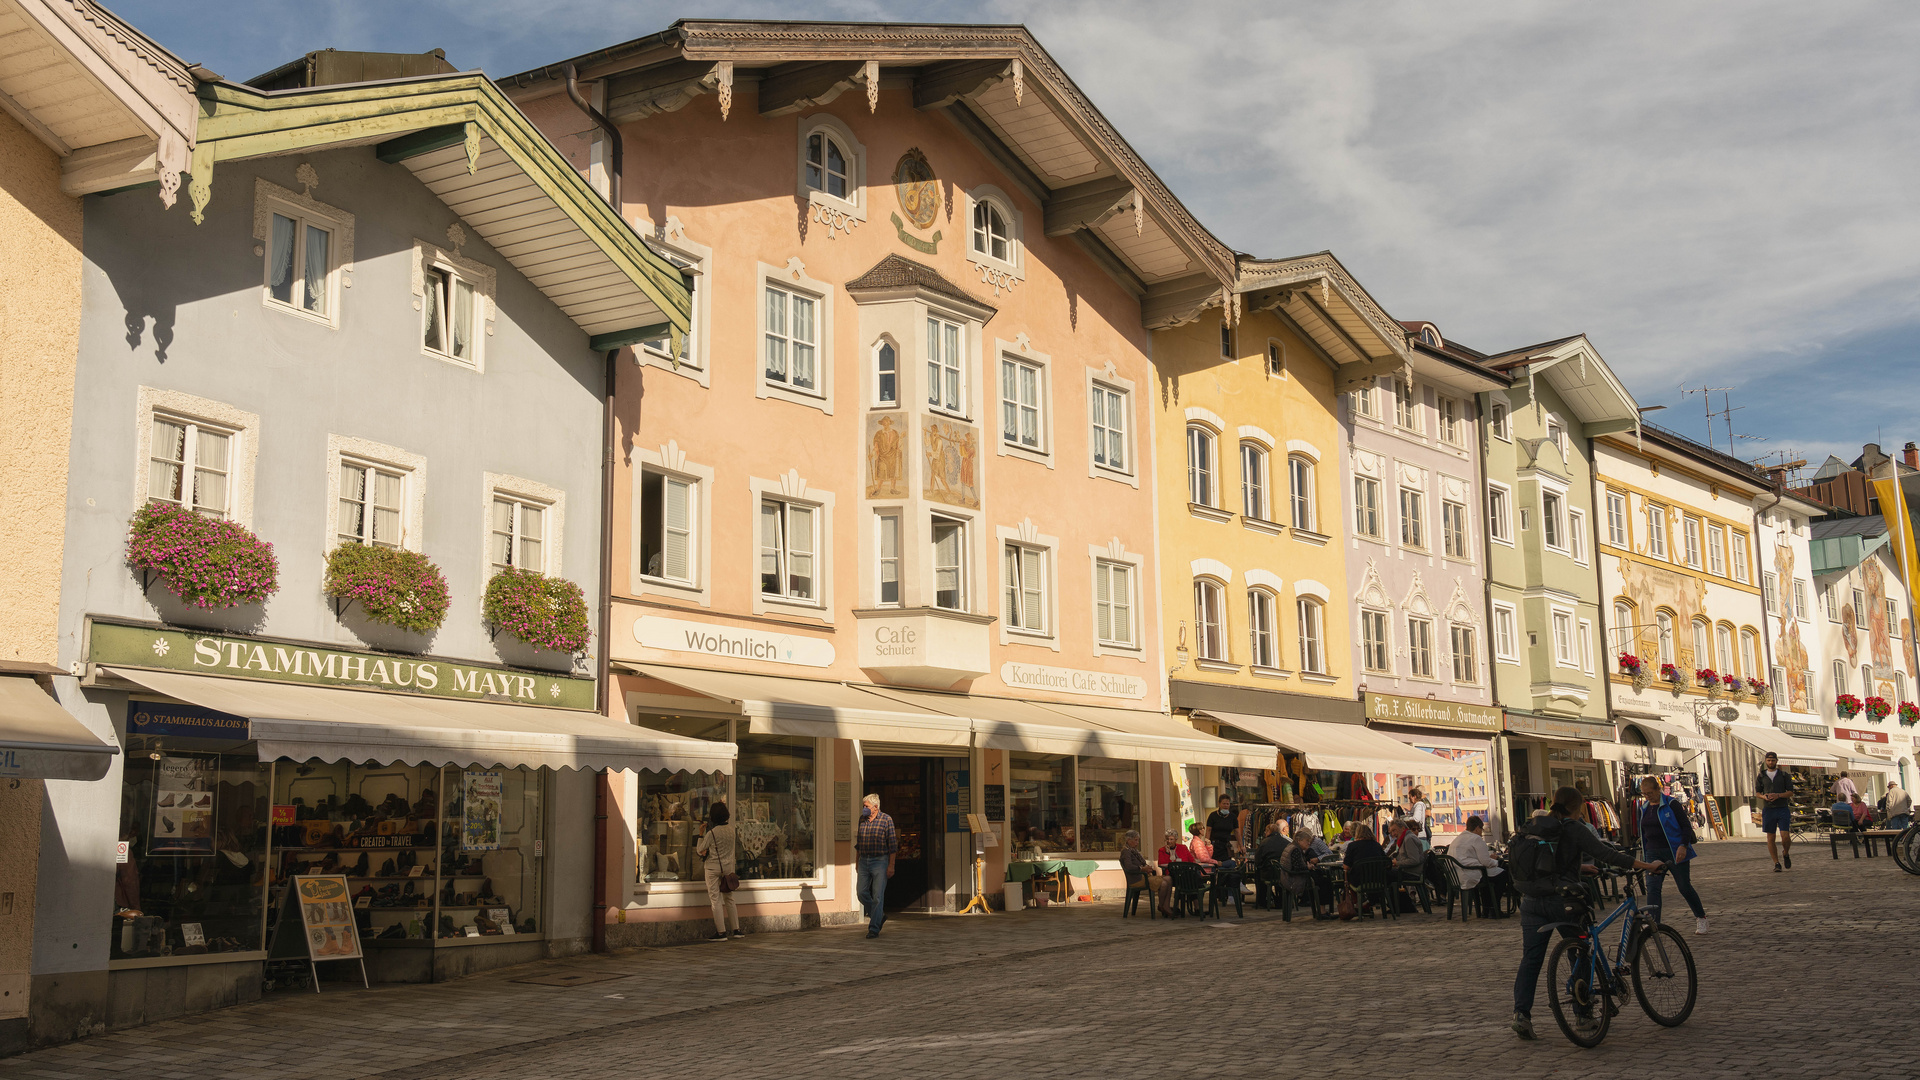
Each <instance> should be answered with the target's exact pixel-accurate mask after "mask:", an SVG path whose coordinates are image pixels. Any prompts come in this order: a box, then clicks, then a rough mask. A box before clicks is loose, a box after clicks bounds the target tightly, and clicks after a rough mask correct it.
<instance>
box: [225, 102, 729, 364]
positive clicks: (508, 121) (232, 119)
mask: <svg viewBox="0 0 1920 1080" xmlns="http://www.w3.org/2000/svg"><path fill="white" fill-rule="evenodd" d="M200 112H201V115H200V122H199V127H198V142H197V143H196V144H195V146H194V150H193V166H192V178H191V180H190V181H189V183H188V186H187V192H188V195H189V196H190V197H191V199H192V201H193V219H194V221H195V223H198V222H200V221H201V220H202V219H203V217H204V212H205V210H206V207H207V204H208V203H209V202H210V201H212V198H213V186H212V185H213V167H214V165H215V164H216V163H217V162H221V161H238V160H243V159H247V158H255V157H265V156H269V155H274V154H289V153H298V152H300V151H302V150H324V149H329V148H332V147H337V146H341V145H350V144H351V145H363V144H366V143H379V144H382V145H390V144H394V143H398V142H399V141H400V140H401V139H402V138H403V137H406V136H409V135H412V134H414V133H419V134H420V135H422V136H425V135H426V134H427V133H428V132H430V131H437V130H439V129H445V128H449V127H459V128H461V130H462V133H463V138H465V140H466V142H467V167H468V169H469V170H471V169H473V168H474V167H475V164H476V162H477V161H478V158H479V152H480V143H479V136H480V135H481V134H485V135H486V136H488V137H490V138H492V139H493V141H494V143H495V144H496V145H497V146H499V148H500V149H501V151H502V152H503V153H505V154H506V155H507V157H508V158H509V159H510V160H512V161H513V163H514V164H515V165H516V166H518V167H519V168H520V169H521V170H522V171H524V172H525V173H526V175H527V176H528V177H529V178H530V179H532V180H533V182H534V183H535V184H536V185H537V186H539V188H540V189H541V190H542V192H544V193H545V194H546V195H547V196H548V197H549V198H551V199H552V200H553V202H554V204H555V205H556V206H558V207H560V209H561V210H562V211H563V212H565V213H566V214H567V216H568V217H569V218H570V219H571V220H572V221H573V222H574V224H575V225H577V226H578V227H579V228H580V229H581V231H582V232H583V233H585V234H586V235H587V236H588V237H589V238H590V239H592V240H593V242H594V243H595V244H596V245H597V246H598V247H599V248H600V250H601V251H603V252H605V253H606V255H607V257H608V258H609V259H611V260H612V261H613V263H614V265H616V266H618V267H619V268H620V269H621V271H622V272H623V273H625V274H626V275H627V277H628V279H629V280H631V281H632V282H633V283H634V285H635V286H636V287H638V288H639V289H640V291H641V292H642V293H643V294H645V295H646V297H647V298H648V299H649V300H651V301H652V302H653V304H654V306H655V307H657V308H659V309H660V311H661V313H662V314H663V315H665V316H666V324H667V325H668V326H671V327H672V328H673V329H674V330H675V331H677V332H679V333H681V334H685V333H687V332H688V331H689V330H691V328H692V325H693V293H692V290H690V289H689V288H688V287H687V285H686V281H685V278H684V277H683V276H682V274H681V272H680V268H679V267H677V266H675V265H673V264H672V263H671V262H669V261H667V259H666V258H665V257H664V256H662V255H660V254H659V253H657V252H655V251H654V250H653V249H652V248H649V247H648V246H647V245H646V243H645V242H643V241H642V240H641V239H640V236H639V234H638V233H636V232H634V230H633V228H632V226H630V225H628V224H627V223H626V222H625V221H622V220H621V218H620V215H619V214H617V213H615V212H614V210H613V208H612V207H610V206H608V205H607V203H606V200H604V199H602V198H601V197H600V195H599V194H598V193H597V192H595V191H594V190H593V188H592V187H591V186H590V185H588V183H587V181H586V180H585V179H584V178H583V177H582V176H581V175H580V174H579V173H578V172H576V171H574V168H573V166H572V165H570V164H568V163H567V160H566V158H564V157H562V156H561V154H560V151H559V150H557V149H555V147H554V145H553V144H552V143H551V142H549V141H548V140H547V137H546V136H545V135H542V134H541V133H540V131H539V129H538V128H535V127H534V126H533V123H532V122H531V121H529V120H528V119H527V118H526V117H525V116H524V115H522V114H521V112H520V110H519V109H518V108H516V107H515V106H514V104H513V103H512V102H511V101H509V100H507V97H506V95H505V94H503V93H501V92H500V89H499V87H497V86H495V85H494V84H493V82H492V80H490V79H488V78H487V77H486V76H484V75H481V74H479V73H477V72H462V73H458V74H453V75H445V76H438V77H431V78H418V79H406V80H400V81H395V82H388V83H374V84H362V85H354V86H323V87H316V88H314V89H311V90H303V91H281V92H278V93H271V94H268V93H262V92H261V91H258V90H254V89H253V88H251V87H245V86H238V85H235V84H232V83H203V84H201V87H200ZM468 125H471V127H470V128H469V127H468ZM433 137H436V138H437V137H439V136H438V135H435V136H433ZM450 145H452V143H451V142H449V143H444V144H442V146H450ZM417 152H421V153H424V152H426V151H425V150H421V151H417ZM654 336H655V337H658V336H660V335H659V334H657V333H656V334H655V335H654ZM640 340H646V339H644V338H642V339H640Z"/></svg>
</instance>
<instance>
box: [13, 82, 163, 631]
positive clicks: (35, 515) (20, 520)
mask: <svg viewBox="0 0 1920 1080" xmlns="http://www.w3.org/2000/svg"><path fill="white" fill-rule="evenodd" d="M129 197H132V196H129ZM79 320H80V200H78V199H75V198H72V197H70V196H68V195H65V194H62V193H61V191H60V159H59V157H58V156H56V155H55V154H54V153H53V151H51V150H49V149H47V147H46V145H45V144H43V143H41V142H40V140H39V139H37V138H35V137H34V136H33V134H32V133H30V132H28V131H27V130H26V129H25V128H23V127H21V126H20V124H19V123H18V122H17V121H15V120H14V119H13V118H12V117H11V116H7V115H5V114H0V425H4V427H5V430H6V431H7V432H8V436H7V439H6V440H5V442H4V445H0V504H4V505H5V506H6V507H7V513H6V514H5V515H4V517H0V537H4V538H5V545H6V549H7V551H9V552H10V553H11V556H12V565H11V566H9V567H8V571H7V573H6V574H4V575H0V661H9V660H10V661H16V662H22V661H24V662H33V663H43V664H51V663H53V661H54V657H55V637H56V635H57V634H58V626H59V616H60V558H61V548H62V540H63V538H64V535H65V530H64V522H65V520H66V517H65V515H66V495H67V441H68V435H69V432H70V430H71V428H72V419H73V370H74V358H75V354H76V350H77V348H78V345H79V335H80V321H79Z"/></svg>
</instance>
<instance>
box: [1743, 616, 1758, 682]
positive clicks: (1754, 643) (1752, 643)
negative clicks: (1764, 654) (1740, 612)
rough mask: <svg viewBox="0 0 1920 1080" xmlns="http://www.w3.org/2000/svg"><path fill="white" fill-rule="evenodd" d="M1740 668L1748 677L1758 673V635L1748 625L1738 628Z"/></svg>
mask: <svg viewBox="0 0 1920 1080" xmlns="http://www.w3.org/2000/svg"><path fill="white" fill-rule="evenodd" d="M1740 670H1741V671H1743V672H1745V673H1746V676H1747V678H1749V679H1751V678H1753V677H1754V676H1756V675H1758V674H1760V635H1759V634H1756V633H1754V631H1753V628H1752V627H1748V626H1743V627H1741V628H1740Z"/></svg>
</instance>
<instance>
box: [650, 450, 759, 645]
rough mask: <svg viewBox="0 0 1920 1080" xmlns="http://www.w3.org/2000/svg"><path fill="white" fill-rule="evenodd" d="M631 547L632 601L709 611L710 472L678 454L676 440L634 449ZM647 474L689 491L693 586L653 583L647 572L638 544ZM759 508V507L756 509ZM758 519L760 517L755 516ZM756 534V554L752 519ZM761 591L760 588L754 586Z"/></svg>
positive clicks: (683, 453) (658, 580)
mask: <svg viewBox="0 0 1920 1080" xmlns="http://www.w3.org/2000/svg"><path fill="white" fill-rule="evenodd" d="M631 471H632V473H633V480H632V484H633V490H632V492H631V495H632V505H633V516H632V522H633V543H632V545H631V547H632V551H631V552H629V554H628V561H627V588H628V589H629V590H631V595H633V596H669V597H673V598H675V599H676V600H682V601H690V602H693V603H697V604H699V605H700V606H701V607H712V606H713V578H714V574H713V572H712V567H713V491H714V482H713V478H714V470H713V466H711V465H708V464H704V463H702V462H697V461H691V460H689V459H688V458H687V454H686V451H684V450H682V449H681V448H680V443H679V442H678V441H677V440H674V439H669V440H667V441H666V442H665V443H663V444H662V445H660V446H657V447H644V446H636V447H634V448H633V468H632V470H631ZM647 471H652V472H654V473H658V474H661V475H663V476H672V477H674V478H676V479H679V480H683V481H686V482H688V483H690V484H692V485H693V491H692V492H691V498H692V500H693V522H692V524H693V533H694V535H693V544H692V546H691V548H690V550H689V551H688V561H689V562H691V563H692V564H693V581H691V582H680V581H674V580H671V579H668V578H659V577H654V576H652V575H650V574H648V573H647V572H646V565H645V555H644V554H643V552H642V550H641V546H640V540H641V536H642V534H643V532H644V531H645V529H646V522H645V521H643V520H642V509H643V507H644V505H645V499H644V498H643V496H642V493H641V489H642V485H643V484H644V483H645V480H646V476H645V473H646V472H647ZM756 506H757V503H756ZM755 513H756V515H757V514H758V511H757V510H756V511H755ZM753 528H754V530H755V531H754V532H753V533H752V534H751V542H750V544H749V546H751V547H754V548H755V549H756V554H757V549H758V545H759V532H758V529H759V518H758V516H756V517H755V518H754V519H753ZM754 591H755V592H758V591H759V586H758V585H757V584H756V585H755V586H754Z"/></svg>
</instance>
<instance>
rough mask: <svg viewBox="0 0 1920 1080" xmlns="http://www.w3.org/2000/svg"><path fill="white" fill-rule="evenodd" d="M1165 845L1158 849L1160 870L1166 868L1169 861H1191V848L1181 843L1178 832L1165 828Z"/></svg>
mask: <svg viewBox="0 0 1920 1080" xmlns="http://www.w3.org/2000/svg"><path fill="white" fill-rule="evenodd" d="M1166 845H1167V846H1166V847H1163V848H1161V849H1160V868H1161V869H1162V870H1164V869H1166V868H1167V866H1168V864H1170V863H1177V862H1192V861H1193V850H1192V849H1191V848H1189V847H1187V845H1185V844H1183V843H1181V842H1180V834H1179V833H1177V832H1175V831H1173V830H1172V829H1168V830H1167V835H1166Z"/></svg>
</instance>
